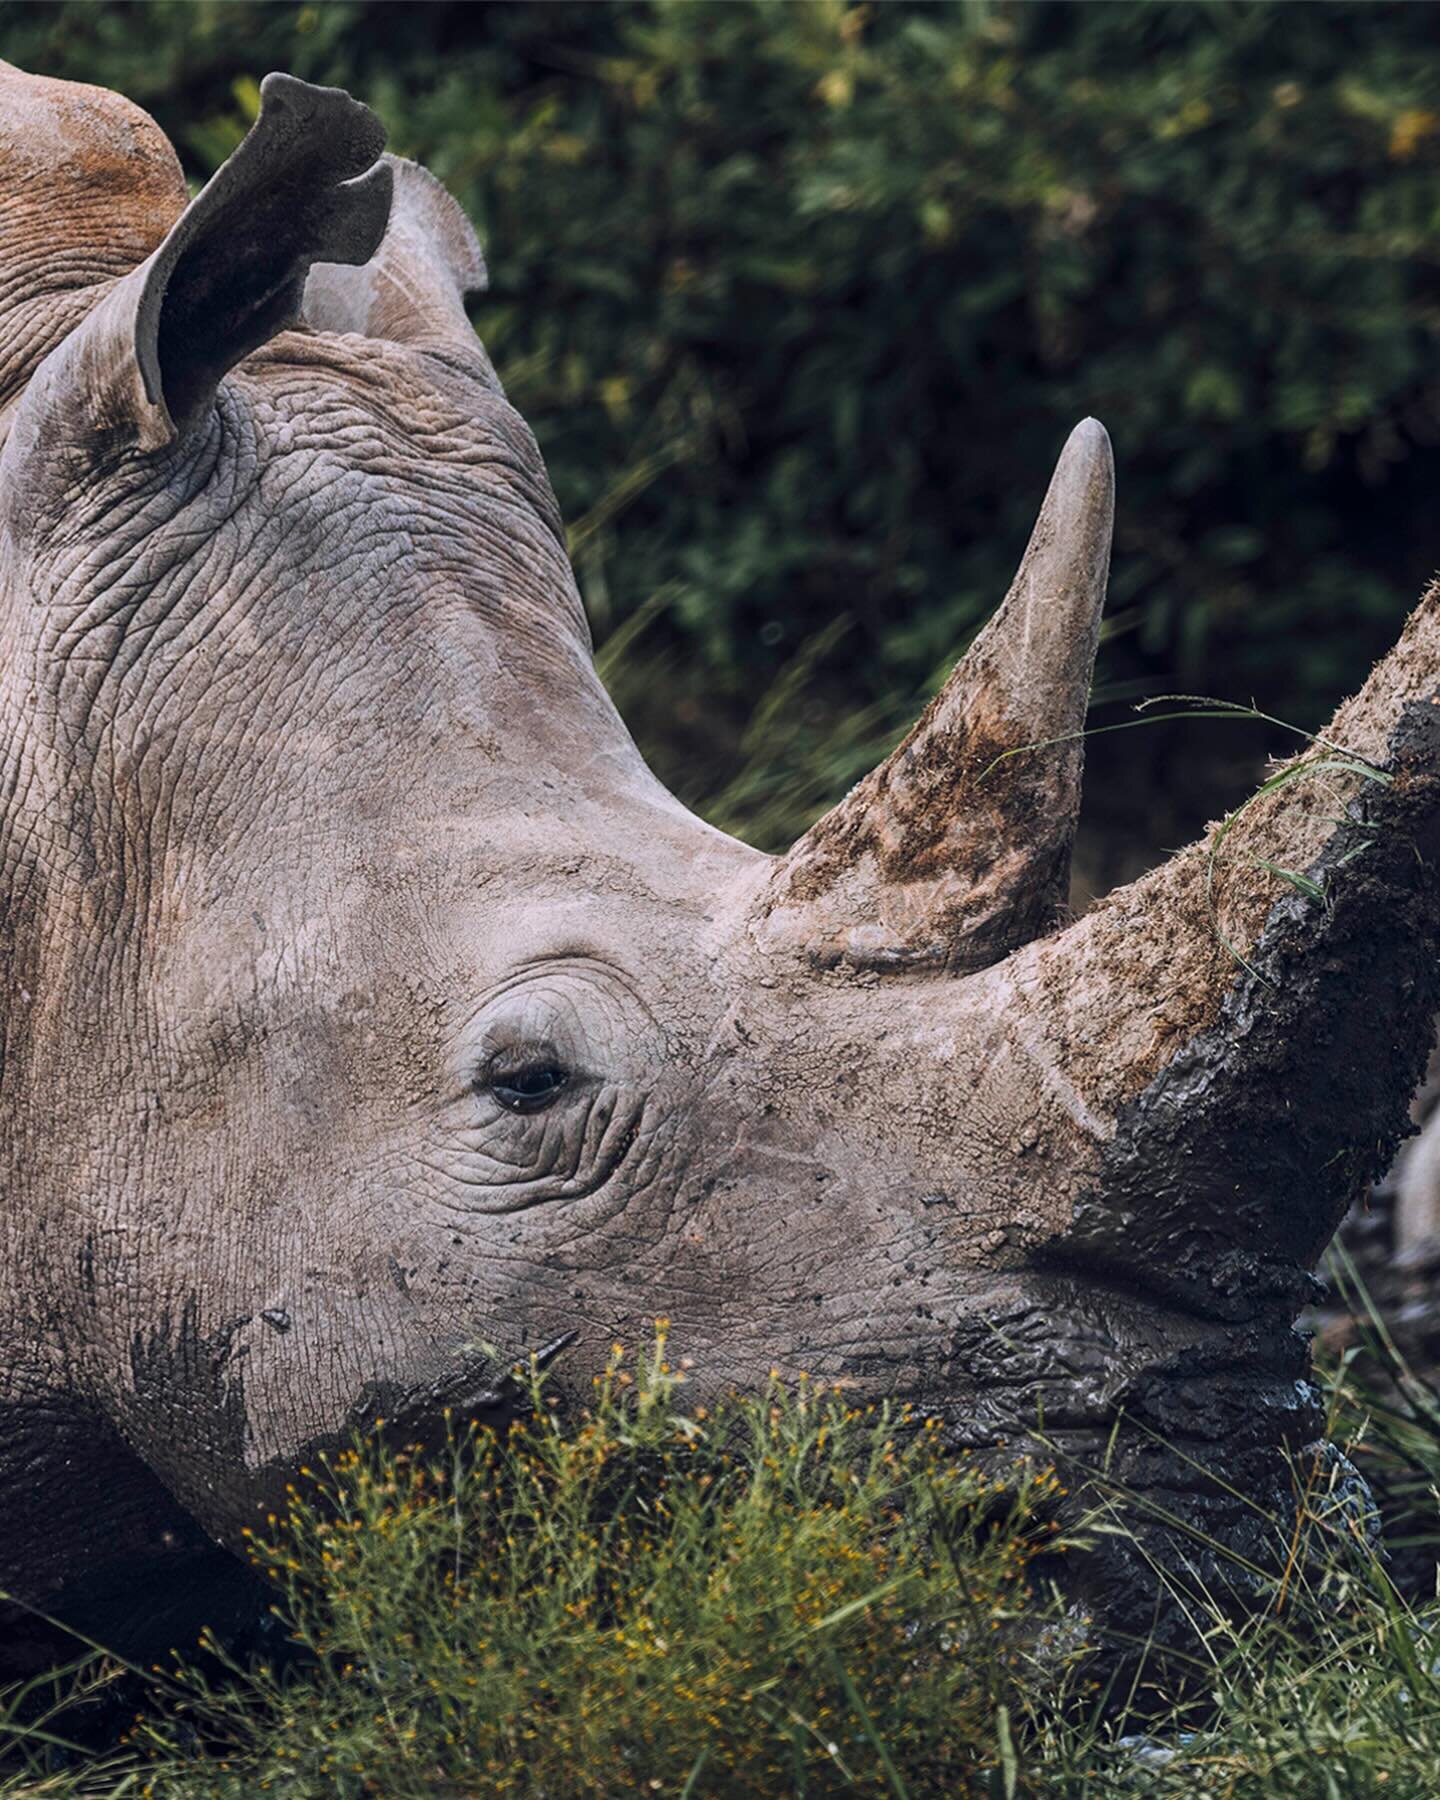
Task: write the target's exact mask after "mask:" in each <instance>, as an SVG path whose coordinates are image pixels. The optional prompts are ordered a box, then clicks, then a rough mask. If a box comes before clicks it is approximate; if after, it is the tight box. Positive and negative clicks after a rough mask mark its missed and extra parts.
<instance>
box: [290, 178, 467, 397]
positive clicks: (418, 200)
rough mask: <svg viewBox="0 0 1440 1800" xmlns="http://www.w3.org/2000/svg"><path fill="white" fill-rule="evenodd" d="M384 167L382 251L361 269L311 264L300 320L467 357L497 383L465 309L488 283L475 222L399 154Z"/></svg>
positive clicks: (320, 327) (318, 327) (440, 186)
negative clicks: (390, 185) (388, 194)
mask: <svg viewBox="0 0 1440 1800" xmlns="http://www.w3.org/2000/svg"><path fill="white" fill-rule="evenodd" d="M385 166H386V167H387V168H388V169H389V170H390V172H391V174H392V176H393V178H394V183H395V195H394V201H393V203H392V205H391V208H390V223H389V225H388V226H387V228H386V231H385V237H384V239H383V241H382V243H381V245H380V248H379V249H378V250H377V251H376V252H375V254H374V256H372V257H371V258H370V259H369V261H368V262H366V263H365V264H364V265H363V266H360V267H357V266H356V265H355V264H353V263H352V264H349V265H344V264H340V263H316V265H315V267H314V268H313V269H312V270H311V271H310V279H309V281H308V282H307V283H306V287H305V306H304V317H305V323H306V324H307V325H310V326H312V327H314V329H315V330H317V331H337V332H357V333H359V334H360V335H361V336H363V337H372V338H381V339H384V340H386V341H387V342H389V343H394V344H405V345H409V346H411V347H413V348H415V349H420V350H439V351H442V352H444V351H449V352H451V353H454V354H458V355H461V356H464V357H469V358H472V359H473V360H474V362H475V364H476V367H477V370H478V372H479V373H480V375H481V376H482V378H483V379H484V380H486V381H487V382H488V383H489V384H490V385H491V386H494V387H496V388H498V387H499V385H500V384H499V382H498V380H497V379H496V377H495V372H494V370H493V368H492V367H491V364H490V359H489V357H488V356H486V354H485V351H484V349H483V347H482V346H481V343H480V340H479V338H478V337H476V335H475V330H474V327H473V326H472V325H471V323H470V319H469V316H468V314H467V313H466V311H465V302H466V301H467V300H469V299H472V298H474V297H476V296H478V295H480V294H483V293H484V292H485V289H486V286H487V285H488V279H487V276H486V271H485V257H484V253H483V252H482V251H481V248H480V241H479V239H478V238H477V237H476V235H475V230H474V227H473V226H472V225H471V223H470V221H469V219H468V218H467V217H466V216H465V212H464V210H463V208H462V207H461V206H460V204H459V202H458V201H457V200H456V199H455V198H454V196H453V195H451V194H450V193H449V192H448V191H447V190H446V188H445V186H444V184H443V183H442V182H440V181H438V180H437V179H436V178H435V176H433V175H432V174H431V173H430V171H429V170H428V169H425V168H422V167H421V166H420V164H419V163H413V162H407V161H406V160H405V159H404V158H403V157H400V156H387V157H386V158H385Z"/></svg>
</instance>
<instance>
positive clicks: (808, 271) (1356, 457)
mask: <svg viewBox="0 0 1440 1800" xmlns="http://www.w3.org/2000/svg"><path fill="white" fill-rule="evenodd" d="M0 54H3V55H4V56H5V57H7V58H8V59H10V60H12V61H15V62H18V63H20V64H21V65H22V66H24V67H27V68H29V69H32V70H36V71H39V72H44V73H50V74H58V75H64V76H69V77H73V78H82V79H85V80H90V81H96V82H101V83H103V84H106V85H109V86H113V87H116V88H118V89H121V90H122V91H124V92H126V93H128V94H129V95H131V96H132V97H133V98H135V99H136V100H138V101H139V102H141V103H142V104H143V105H144V106H146V107H147V108H148V109H149V110H150V111H151V112H153V113H154V115H155V116H156V117H157V118H158V119H159V120H160V122H161V123H162V125H163V126H164V127H165V128H166V129H167V131H168V132H169V133H170V135H171V137H172V139H173V140H174V142H175V144H176V146H177V148H178V149H179V151H180V153H181V156H182V158H183V159H184V161H185V163H186V165H187V169H188V171H189V172H190V173H191V174H192V176H193V177H194V178H196V179H197V180H198V179H202V178H203V177H205V176H206V175H208V174H209V173H210V171H211V170H213V169H214V167H215V166H216V165H217V164H218V163H219V162H220V161H221V160H222V159H223V157H224V156H225V155H226V154H227V153H228V151H229V150H230V149H231V148H233V146H234V145H235V144H236V143H237V142H238V140H239V138H240V137H241V135H242V134H243V132H244V130H245V128H246V125H247V123H248V121H249V119H250V118H251V117H252V116H253V114H254V111H255V107H256V104H257V99H258V94H257V83H258V80H259V78H260V77H261V76H262V75H263V74H264V73H265V72H266V71H267V70H268V69H271V68H287V69H289V70H291V71H292V72H294V73H295V74H298V75H300V76H303V77H306V78H307V79H310V80H316V81H321V82H327V83H333V84H337V85H340V86H344V87H348V88H350V89H351V90H352V91H353V92H355V93H356V94H358V95H360V96H361V97H363V98H364V99H366V100H367V101H369V102H370V103H371V104H372V105H373V106H374V107H375V108H376V109H377V110H378V111H379V112H380V113H381V115H382V116H383V117H384V118H385V120H386V121H387V123H388V125H389V127H390V133H391V144H392V147H394V148H395V149H397V150H399V151H401V152H402V153H404V154H406V155H409V156H414V157H418V158H419V159H421V160H423V161H424V162H426V163H428V164H429V165H430V166H431V167H432V168H433V169H434V170H435V171H436V172H437V173H438V174H439V175H440V176H441V177H442V178H443V179H444V180H445V181H446V182H447V183H448V184H449V185H450V187H451V188H452V189H453V191H454V192H455V193H456V194H457V195H458V196H459V198H460V199H461V200H462V201H463V203H464V204H465V206H466V207H467V208H468V209H469V211H470V213H471V215H472V217H474V219H475V220H476V222H477V224H478V225H479V227H480V229H481V233H482V236H483V238H484V239H485V241H486V244H487V249H488V253H489V258H490V263H491V276H492V287H491V291H490V293H489V295H488V296H487V297H486V299H485V300H484V301H483V303H482V304H480V305H479V306H478V307H477V309H476V322H477V325H478V326H479V328H480V330H481V331H482V333H483V335H484V336H485V338H486V341H487V343H488V344H489V346H490V348H491V351H492V354H493V355H494V358H495V361H496V363H497V365H498V367H499V369H500V372H501V374H502V376H503V377H504V379H505V381H506V383H507V386H508V388H509V390H510V392H511V394H512V397H513V398H514V399H515V400H516V402H517V403H518V404H519V406H520V407H521V409H522V410H523V411H524V412H525V414H526V415H527V417H528V418H529V419H530V421H531V423H532V424H533V425H534V427H535V429H536V431H537V433H538V435H539V438H540V441H541V444H542V446H543V448H544V450H545V453H546V456H547V458H548V461H549V465H550V469H551V473H552V477H553V479H554V482H555V486H556V488H557V491H558V493H559V496H560V499H561V503H562V505H563V506H564V509H565V512H566V516H567V517H568V519H569V520H570V521H571V531H572V548H573V553H574V556H575V560H576V564H577V568H578V571H579V576H580V581H581V586H582V588H583V590H584V593H585V597H586V601H587V604H588V606H589V610H590V614H591V618H592V621H593V624H594V628H595V634H596V639H597V643H598V645H599V647H600V654H601V666H602V670H603V672H604V673H605V675H606V678H607V680H609V681H610V682H611V684H612V686H613V688H614V689H615V691H616V693H617V697H618V698H619V700H620V702H621V705H622V708H623V710H624V711H625V712H626V715H627V717H628V718H629V720H630V722H631V725H632V728H633V729H634V730H635V732H636V735H637V736H638V738H639V739H640V741H641V743H642V745H643V747H644V748H645V749H646V751H647V753H648V754H649V755H650V756H651V758H652V760H653V761H654V762H655V763H656V765H657V766H658V768H659V770H660V772H661V773H662V775H664V776H665V777H666V779H667V780H668V781H669V782H670V784H671V785H672V786H673V787H675V788H676V789H677V790H678V791H679V792H680V793H681V794H682V795H683V796H684V797H685V798H687V799H688V800H690V801H691V802H692V803H695V804H697V805H699V806H701V807H702V808H703V809H704V810H706V811H707V812H708V813H709V814H710V815H711V816H712V817H714V818H716V819H717V820H718V821H719V822H721V823H723V824H725V825H727V826H729V827H731V828H733V829H738V830H741V831H743V832H746V833H748V834H749V835H750V836H752V837H753V838H754V839H755V840H756V841H758V842H761V843H763V844H766V845H767V846H773V845H775V844H778V843H781V842H783V841H785V839H786V838H787V836H788V835H790V834H791V833H793V832H795V831H796V830H798V829H800V828H801V827H802V826H803V825H804V824H805V822H806V821H807V819H808V818H809V817H810V816H811V815H812V814H813V813H814V811H816V810H817V809H818V808H819V807H820V806H822V805H824V804H825V803H827V802H828V801H829V800H831V799H833V798H834V797H835V796H836V794H838V793H839V792H840V791H842V790H843V789H844V788H845V787H846V786H847V785H848V783H849V782H850V781H851V780H853V779H854V778H855V777H856V775H857V774H858V773H859V772H860V771H861V770H862V769H863V768H864V767H865V766H866V765H867V764H868V762H869V761H870V760H872V759H873V758H874V757H875V756H876V755H878V754H880V753H881V752H882V751H883V749H884V748H885V746H886V744H887V743H888V742H889V741H890V740H891V739H892V738H893V736H894V735H895V733H896V732H897V731H898V730H899V729H900V728H901V727H902V726H903V725H904V724H905V723H906V722H907V721H908V719H909V718H910V717H912V716H913V713H914V711H915V709H916V708H917V706H918V705H919V703H920V701H921V700H922V699H923V697H924V696H925V695H926V694H927V693H928V692H930V691H932V690H933V688H934V687H935V686H936V685H937V684H938V683H939V682H940V681H941V680H942V679H943V677H944V674H945V672H946V670H947V669H948V667H949V665H950V663H951V662H952V661H953V659H954V657H955V656H956V654H957V653H958V652H959V651H960V650H961V649H963V647H964V645H965V644H966V642H967V641H968V639H969V637H970V636H971V635H972V634H973V632H974V630H975V629H976V627H977V625H978V624H979V623H980V621H981V620H982V619H983V618H984V617H985V615H986V614H987V613H988V611H989V610H990V609H991V608H992V607H993V606H994V605H995V604H996V602H997V601H998V599H999V598H1000V596H1001V595H1002V594H1003V592H1004V590H1005V588H1006V586H1007V584H1008V581H1009V578H1010V575H1011V573H1012V571H1013V569H1014V566H1015V564H1016V562H1017V560H1018V558H1019V555H1020V553H1021V550H1022V549H1023V546H1024V542H1025V538H1026V535H1027V532H1028V529H1029V525H1030V522H1031V519H1032V518H1033V514H1034V510H1035V508H1036V506H1037V504H1038V501H1039V498H1040V496H1041V494H1042V492H1043V490H1044V485H1045V482H1046V480H1047V478H1048V474H1049V470H1050V467H1051V465H1052V463H1053V460H1054V457H1055V455H1056V453H1057V452H1058V450H1059V447H1060V445H1061V443H1062V442H1063V440H1064V436H1065V433H1066V432H1067V430H1068V429H1069V427H1070V426H1071V425H1072V424H1073V423H1074V421H1075V420H1076V419H1078V418H1080V417H1081V416H1083V415H1084V414H1086V413H1094V414H1096V415H1098V416H1099V417H1100V418H1101V419H1103V420H1104V422H1105V423H1106V424H1107V426H1108V427H1109V429H1110V431H1111V434H1112V436H1113V438H1114V440H1115V447H1116V454H1117V461H1118V467H1119V494H1120V511H1119V522H1118V529H1117V536H1116V554H1115V565H1114V574H1113V579H1112V586H1111V599H1110V612H1109V624H1108V626H1107V630H1106V636H1105V640H1104V643H1103V645H1102V650H1101V659H1100V670H1099V677H1098V682H1097V689H1096V709H1095V712H1094V714H1093V722H1095V723H1103V722H1106V721H1108V720H1112V719H1116V718H1120V717H1123V716H1125V713H1124V703H1125V702H1127V701H1131V700H1134V699H1135V698H1137V697H1139V696H1142V695H1144V694H1147V693H1156V692H1164V691H1169V690H1174V689H1181V690H1185V691H1194V692H1203V693H1209V694H1218V695H1221V696H1223V697H1225V698H1228V699H1234V700H1249V699H1251V698H1252V697H1253V698H1254V699H1256V700H1257V701H1258V702H1259V703H1260V704H1261V705H1262V706H1264V707H1265V708H1266V709H1267V710H1269V711H1271V712H1276V713H1279V714H1281V715H1283V716H1286V717H1288V718H1291V719H1293V720H1294V721H1295V722H1296V723H1298V724H1300V725H1302V726H1311V727H1313V726H1314V725H1316V724H1318V723H1319V722H1320V721H1322V720H1323V718H1324V717H1326V716H1327V715H1328V712H1329V709H1330V707H1331V706H1332V705H1333V703H1334V702H1335V700H1336V699H1338V698H1339V696H1340V695H1341V694H1342V693H1344V692H1347V691H1350V690H1351V689H1353V688H1354V687H1355V686H1356V685H1357V684H1358V682H1359V681H1360V680H1361V678H1362V677H1363V675H1364V673H1365V671H1366V670H1367V668H1368V667H1369V664H1370V662H1371V661H1372V659H1373V658H1374V657H1375V656H1376V655H1377V654H1379V653H1380V652H1381V651H1382V650H1383V649H1384V648H1385V647H1386V646H1387V645H1388V644H1389V642H1390V641H1391V640H1392V639H1393V638H1394V636H1395V634H1396V633H1397V631H1398V629H1399V626H1400V623H1401V621H1402V619H1403V617H1404V615H1405V613H1406V611H1407V609H1408V607H1409V606H1410V605H1411V604H1412V603H1413V601H1414V598H1415V596H1416V595H1417V593H1418V592H1419V591H1420V589H1421V587H1422V586H1423V584H1424V582H1425V581H1426V580H1427V579H1428V577H1429V575H1430V573H1431V571H1432V568H1433V566H1434V564H1435V563H1436V561H1437V560H1440V517H1437V508H1436V504H1435V495H1436V492H1437V487H1440V278H1437V276H1440V37H1437V33H1436V31H1435V22H1434V13H1433V10H1432V9H1431V8H1430V7H1428V6H1412V5H1404V4H1398V5H1397V4H1386V3H1378V4H1355V3H1352V0H1331V3H1329V4H1323V5H1320V4H1305V3H1296V0H1239V3H1236V0H1212V3H1204V0H1201V3H1196V0H1189V3H1186V4H1170V3H1168V0H1127V3H1124V4H1113V5H1088V6H1082V5H1064V4H1052V3H1049V0H1037V3H1030V4H1014V3H1010V0H996V3H992V4H984V3H973V0H972V3H963V0H950V3H938V4H928V5H921V4H914V3H912V0H888V3H886V4H882V5H853V4H848V3H847V0H790V3H788V4H778V3H774V0H771V3H765V0H727V3H725V4H712V3H710V0H605V3H603V4H575V3H573V0H547V3H544V4H534V3H531V0H515V3H511V4H477V3H473V0H472V3H470V4H462V5H448V4H425V5H420V4H405V5H392V4H365V3H358V0H357V3H350V0H328V3H327V4H323V5H313V4H312V5H298V6H297V5H289V4H278V3H277V4H252V3H250V0H230V3H228V4H216V3H213V0H188V3H184V4H180V3H176V0H139V3H137V4H131V5H117V4H109V3H103V0H102V3H94V0H63V3H60V4H49V5H32V4H7V5H0ZM1271 747H1278V746H1272V745H1270V744H1269V743H1267V741H1266V740H1265V739H1264V737H1263V735H1261V728H1259V727H1257V726H1255V725H1254V724H1253V723H1252V724H1248V725H1234V726H1222V725H1217V724H1215V723H1203V724H1202V723H1194V724H1189V725H1174V726H1157V727H1156V728H1155V729H1154V730H1153V731H1150V730H1147V731H1143V732H1125V733H1120V734H1118V735H1116V736H1108V737H1101V738H1099V739H1097V740H1096V742H1095V743H1094V745H1093V746H1092V753H1091V765H1090V766H1091V778H1090V793H1089V798H1088V800H1087V813H1086V823H1085V831H1084V836H1083V843H1082V858H1081V893H1080V895H1079V898H1080V899H1081V900H1082V901H1083V898H1084V895H1085V892H1086V891H1087V890H1088V889H1095V888H1099V887H1101V886H1104V885H1106V884H1108V882H1110V881H1111V880H1114V879H1116V878H1118V877H1119V876H1121V875H1126V874H1129V873H1132V872H1133V871H1134V869H1135V868H1137V867H1138V866H1140V865H1141V864H1142V863H1143V862H1145V861H1146V860H1148V859H1150V858H1152V857H1153V856H1155V855H1156V854H1158V853H1159V852H1160V851H1161V850H1162V849H1163V848H1166V847H1168V846H1170V845H1173V844H1174V843H1175V842H1178V841H1179V840H1180V839H1181V838H1183V837H1184V836H1186V835H1188V834H1190V833H1192V832H1193V831H1194V830H1195V829H1196V828H1197V827H1198V826H1199V825H1201V824H1202V823H1203V822H1204V820H1205V819H1206V817H1208V816H1213V814H1214V813H1215V812H1216V811H1217V810H1218V809H1220V808H1222V807H1224V806H1226V805H1228V804H1231V803H1233V801H1234V800H1235V799H1236V798H1237V797H1238V795H1239V794H1240V793H1241V792H1243V791H1244V788H1245V787H1246V785H1247V784H1248V783H1249V781H1251V780H1252V779H1253V776H1254V773H1255V769H1256V766H1257V762H1258V759H1259V757H1260V756H1261V755H1262V754H1263V753H1264V752H1265V751H1266V750H1267V749H1269V748H1271Z"/></svg>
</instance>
